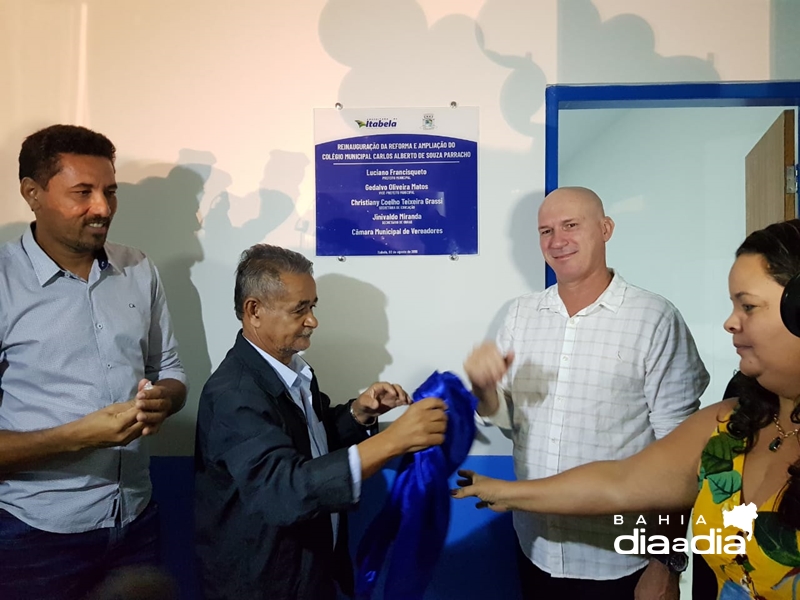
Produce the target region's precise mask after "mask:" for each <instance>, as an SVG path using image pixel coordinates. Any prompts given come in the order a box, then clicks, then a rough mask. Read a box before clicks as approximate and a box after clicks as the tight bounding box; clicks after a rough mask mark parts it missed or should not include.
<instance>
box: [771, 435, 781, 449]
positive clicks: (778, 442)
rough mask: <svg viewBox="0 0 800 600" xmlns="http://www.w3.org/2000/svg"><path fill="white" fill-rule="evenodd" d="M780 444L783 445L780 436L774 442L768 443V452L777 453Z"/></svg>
mask: <svg viewBox="0 0 800 600" xmlns="http://www.w3.org/2000/svg"><path fill="white" fill-rule="evenodd" d="M781 444H783V440H782V439H781V437H780V436H778V437H776V438H775V439H774V440H772V441H771V442H770V443H769V451H770V452H777V451H778V448H780V447H781Z"/></svg>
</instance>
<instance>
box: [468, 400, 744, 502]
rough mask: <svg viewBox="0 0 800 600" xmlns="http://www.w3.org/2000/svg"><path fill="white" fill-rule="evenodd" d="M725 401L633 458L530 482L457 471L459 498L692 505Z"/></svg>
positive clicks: (726, 408) (729, 406)
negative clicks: (705, 450)
mask: <svg viewBox="0 0 800 600" xmlns="http://www.w3.org/2000/svg"><path fill="white" fill-rule="evenodd" d="M732 408H733V403H731V402H730V401H726V402H723V403H719V404H715V405H713V406H709V407H708V408H705V409H703V410H701V411H699V412H697V413H695V414H694V415H692V416H691V417H689V418H688V419H686V421H684V422H683V423H682V424H681V425H680V426H679V427H678V428H677V429H675V430H674V431H673V432H672V433H670V434H669V435H668V436H666V437H665V438H663V439H661V440H658V441H656V442H654V443H653V444H651V445H650V446H648V447H647V448H645V449H644V450H642V451H641V452H639V453H638V454H635V455H634V456H631V457H630V458H627V459H625V460H618V461H599V462H594V463H589V464H586V465H582V466H580V467H576V468H574V469H570V470H568V471H565V472H564V473H560V474H558V475H554V476H552V477H546V478H544V479H536V480H532V481H502V480H499V479H492V478H489V477H484V476H482V475H478V474H476V473H473V472H472V471H459V474H460V475H461V476H462V479H461V480H460V481H459V482H458V484H459V486H461V488H460V489H457V490H453V496H454V497H456V498H468V497H476V498H479V499H480V500H481V501H480V502H479V503H478V507H479V508H482V507H484V506H488V507H489V508H491V509H492V510H496V511H504V510H522V511H527V512H536V513H547V514H562V515H605V514H615V513H618V512H626V511H647V510H680V509H686V508H690V507H691V506H692V505H693V504H694V500H695V498H696V496H697V468H698V465H699V463H700V456H701V454H702V451H703V448H704V447H705V445H706V442H707V441H708V439H709V437H710V436H711V434H712V432H713V431H714V428H715V427H716V425H717V423H718V418H720V416H721V415H724V414H726V413H727V412H729V411H730V410H731V409H732Z"/></svg>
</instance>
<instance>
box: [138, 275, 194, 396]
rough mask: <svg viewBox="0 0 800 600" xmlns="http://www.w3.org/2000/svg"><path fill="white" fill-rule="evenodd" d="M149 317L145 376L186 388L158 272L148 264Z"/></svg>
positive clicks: (176, 343) (184, 376) (152, 379)
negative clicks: (151, 277) (149, 281)
mask: <svg viewBox="0 0 800 600" xmlns="http://www.w3.org/2000/svg"><path fill="white" fill-rule="evenodd" d="M150 268H151V269H152V273H153V280H152V281H153V283H152V314H151V319H150V332H149V337H148V351H147V359H146V361H145V377H147V378H148V379H150V380H151V381H158V380H160V379H176V380H178V381H180V382H181V383H183V384H184V385H186V373H185V370H184V368H183V364H182V363H181V360H180V357H179V356H178V340H177V338H176V337H175V332H174V330H173V328H172V319H171V318H170V314H169V308H168V306H167V296H166V294H165V293H164V286H163V284H162V282H161V277H160V276H159V274H158V269H157V268H156V266H155V265H154V264H152V263H150Z"/></svg>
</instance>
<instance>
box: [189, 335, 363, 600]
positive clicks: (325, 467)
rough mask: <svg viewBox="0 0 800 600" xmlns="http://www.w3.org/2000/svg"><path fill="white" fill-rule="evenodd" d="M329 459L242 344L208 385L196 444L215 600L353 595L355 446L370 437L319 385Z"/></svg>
mask: <svg viewBox="0 0 800 600" xmlns="http://www.w3.org/2000/svg"><path fill="white" fill-rule="evenodd" d="M311 392H312V398H313V406H314V411H315V412H316V413H317V416H318V417H319V418H320V420H321V421H322V423H324V425H325V429H326V431H327V433H328V448H329V453H328V454H326V455H325V456H321V457H319V458H315V459H312V457H311V445H310V440H309V435H308V428H307V425H306V421H305V415H304V414H303V411H302V410H301V409H300V408H299V407H298V406H297V405H296V404H295V403H294V402H293V401H292V398H291V396H289V394H288V392H287V391H286V389H285V387H284V384H283V381H282V380H281V379H280V378H279V376H278V374H277V373H276V372H275V371H274V370H273V369H272V367H271V366H270V365H269V363H268V362H267V361H266V360H264V358H263V357H262V356H260V355H259V353H258V352H257V351H256V350H255V349H254V348H253V347H252V346H251V345H250V343H249V342H248V341H247V340H246V339H244V337H243V336H242V332H241V331H240V332H239V334H238V336H237V338H236V343H235V345H234V346H233V348H232V349H231V350H230V351H229V352H228V355H227V356H226V357H225V359H224V360H223V361H222V363H221V364H220V365H219V367H218V368H217V370H216V371H215V372H214V374H213V375H212V376H211V378H210V379H209V380H208V382H207V383H206V385H205V387H204V388H203V393H202V395H201V396H200V407H199V412H198V417H197V440H196V445H195V522H196V526H195V533H196V540H195V547H196V553H197V557H198V560H199V567H200V571H201V576H202V580H203V587H204V591H205V595H206V598H207V600H217V599H225V600H251V599H252V600H267V599H268V600H282V599H286V600H289V599H291V600H305V599H308V600H327V599H329V598H330V599H332V598H334V597H335V591H334V588H335V586H334V580H337V581H339V582H340V586H341V587H342V588H343V589H344V591H346V592H348V593H350V592H351V591H352V586H353V571H352V565H351V563H350V559H349V555H348V552H347V543H346V530H347V527H346V522H345V521H344V519H342V520H341V521H340V524H341V525H342V526H341V527H340V531H339V535H338V541H337V547H336V550H335V551H334V549H333V534H332V528H331V519H330V514H331V512H339V511H344V510H346V509H348V508H351V507H352V506H353V505H354V498H353V489H352V476H351V473H350V466H349V461H348V455H347V447H348V446H349V445H351V444H354V443H358V442H360V441H362V440H364V439H366V437H367V431H366V430H365V429H364V428H363V427H360V426H359V425H357V424H356V423H355V422H354V420H353V419H352V417H351V416H350V414H349V405H341V406H336V407H333V408H332V407H331V406H330V399H329V398H328V397H327V396H326V395H325V394H322V393H320V391H319V387H318V385H317V380H316V377H314V379H313V381H312V383H311Z"/></svg>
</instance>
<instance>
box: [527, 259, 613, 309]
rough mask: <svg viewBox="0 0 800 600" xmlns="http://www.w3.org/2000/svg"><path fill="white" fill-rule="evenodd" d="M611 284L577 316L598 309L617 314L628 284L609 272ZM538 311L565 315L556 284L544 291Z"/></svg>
mask: <svg viewBox="0 0 800 600" xmlns="http://www.w3.org/2000/svg"><path fill="white" fill-rule="evenodd" d="M611 273H612V276H611V282H610V283H609V284H608V287H607V288H606V289H605V290H603V293H602V294H600V297H599V298H597V300H595V301H594V302H592V303H591V304H590V305H589V306H587V307H586V308H584V309H582V310H579V311H578V313H577V314H589V313H591V312H594V311H595V310H597V309H598V308H605V309H607V310H610V311H611V312H614V313H615V312H617V311H618V310H619V309H620V307H621V306H622V300H623V299H624V298H625V290H626V289H627V288H628V283H627V282H626V281H625V280H624V279H623V278H622V275H620V274H619V273H617V272H616V271H614V270H613V269H612V270H611ZM539 310H552V311H554V312H564V313H566V310H567V309H566V307H565V306H564V301H563V300H562V299H561V296H559V295H558V284H553V285H551V286H550V287H549V288H547V289H546V290H545V291H544V294H543V295H542V299H541V300H540V302H539Z"/></svg>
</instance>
